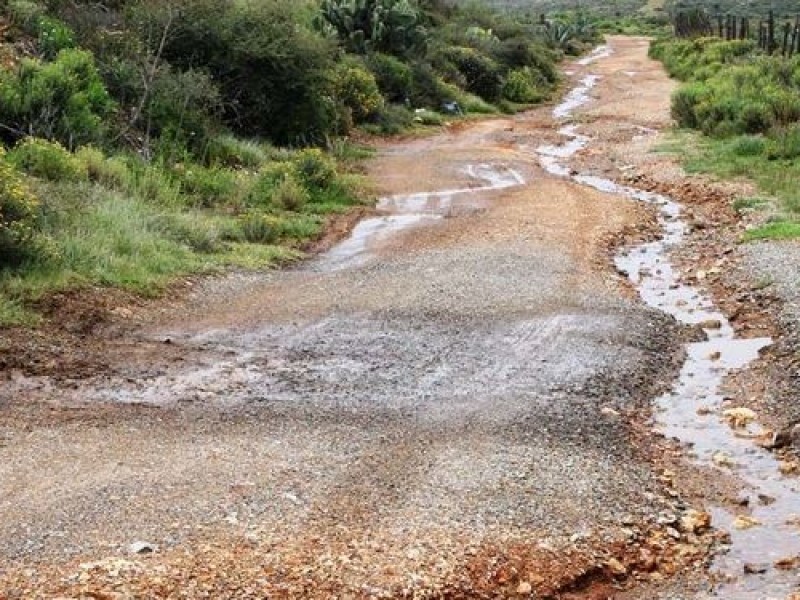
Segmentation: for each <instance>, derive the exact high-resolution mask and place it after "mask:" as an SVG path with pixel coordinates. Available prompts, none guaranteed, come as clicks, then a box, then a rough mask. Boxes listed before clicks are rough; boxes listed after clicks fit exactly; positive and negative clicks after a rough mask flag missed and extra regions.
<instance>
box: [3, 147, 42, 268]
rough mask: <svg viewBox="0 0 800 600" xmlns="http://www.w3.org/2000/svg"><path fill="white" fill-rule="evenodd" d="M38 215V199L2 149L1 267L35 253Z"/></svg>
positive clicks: (9, 265)
mask: <svg viewBox="0 0 800 600" xmlns="http://www.w3.org/2000/svg"><path fill="white" fill-rule="evenodd" d="M38 216H39V201H38V200H37V199H36V197H35V196H34V195H33V194H32V193H31V192H30V190H28V188H27V187H26V186H25V184H24V183H23V179H22V176H21V175H20V174H19V173H18V172H17V170H16V169H15V168H14V166H13V165H12V164H11V163H10V162H9V161H8V160H6V156H5V151H4V150H3V149H2V148H0V270H2V269H6V268H9V267H14V266H17V265H18V264H19V263H20V262H22V261H23V260H25V259H26V258H29V257H30V256H31V255H32V254H33V253H34V252H35V250H36V238H37V226H38Z"/></svg>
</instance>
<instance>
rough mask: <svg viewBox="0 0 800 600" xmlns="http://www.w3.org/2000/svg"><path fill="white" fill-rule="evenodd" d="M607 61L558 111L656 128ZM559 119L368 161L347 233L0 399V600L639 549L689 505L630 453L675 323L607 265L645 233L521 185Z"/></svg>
mask: <svg viewBox="0 0 800 600" xmlns="http://www.w3.org/2000/svg"><path fill="white" fill-rule="evenodd" d="M609 45H610V48H611V51H612V53H611V54H610V56H605V57H602V58H601V59H600V60H597V61H596V62H593V63H590V64H584V65H581V64H578V63H575V64H573V65H569V66H568V67H567V69H568V70H569V79H570V80H571V81H573V82H575V83H577V82H579V81H580V80H581V79H582V77H584V76H585V75H586V74H588V73H592V74H596V75H598V76H599V77H600V79H599V82H598V84H597V86H596V87H595V89H594V90H593V91H592V92H591V94H592V96H593V100H592V101H591V102H589V103H588V104H587V105H586V106H585V107H582V108H579V109H578V110H577V113H576V115H577V116H576V118H577V119H578V120H580V119H581V118H591V119H592V120H593V121H595V122H598V123H602V125H603V126H602V127H600V128H596V129H597V130H596V131H595V132H594V135H596V136H598V137H602V136H605V138H604V141H606V142H608V143H614V142H615V141H618V140H619V139H621V138H624V139H626V140H632V139H634V138H635V137H636V136H638V135H641V134H642V132H643V131H647V130H650V129H659V128H663V127H666V126H667V125H668V123H669V110H668V102H669V92H670V90H671V89H672V85H673V84H672V82H670V81H669V80H668V79H667V77H666V75H665V74H664V73H663V71H662V70H661V68H660V66H658V65H657V64H656V63H654V62H653V61H650V60H649V59H648V58H647V56H646V55H647V42H646V40H643V39H636V38H612V39H611V40H610V42H609ZM558 129H559V123H558V121H557V119H555V118H554V117H553V116H552V107H544V108H541V109H538V110H535V111H533V112H531V113H528V114H525V115H520V116H517V117H513V118H497V119H492V120H486V121H481V122H476V123H469V124H463V125H458V126H454V127H452V128H450V129H448V130H446V131H445V132H443V133H441V134H437V135H435V136H433V137H426V138H422V139H411V140H408V141H400V142H386V143H385V145H383V146H382V147H380V148H379V151H378V153H377V156H376V158H375V159H374V160H372V162H371V163H370V165H369V170H370V175H371V176H372V178H373V180H374V181H375V184H376V185H377V187H378V191H379V195H380V196H381V197H382V198H383V200H382V201H381V203H380V204H379V206H378V214H377V215H376V216H374V217H370V218H369V219H367V220H365V221H363V222H362V223H361V224H360V225H359V226H357V228H356V229H355V231H354V233H353V236H352V237H351V238H349V239H346V240H344V241H342V243H341V244H339V245H338V246H335V247H334V248H332V249H331V250H330V251H328V252H326V253H325V254H323V255H320V256H318V257H315V258H313V259H311V260H309V261H307V262H304V263H303V264H300V265H296V266H294V267H292V268H290V269H287V270H281V271H275V272H271V273H267V274H257V275H253V274H234V275H230V276H227V277H224V278H219V279H214V280H209V281H205V282H203V283H201V284H198V285H196V286H195V288H194V289H193V292H192V293H191V296H190V298H189V299H188V300H187V301H186V302H180V303H177V304H178V305H177V306H172V307H171V308H169V309H165V310H164V311H162V312H157V313H155V316H153V317H152V318H150V319H149V320H147V321H146V322H145V323H144V324H143V325H141V326H137V327H136V328H135V329H134V331H133V332H132V333H131V332H130V330H129V329H125V330H124V331H125V332H126V333H125V335H124V337H121V338H114V337H111V336H109V337H108V339H106V340H105V341H104V352H105V354H106V357H107V361H108V363H109V364H110V365H111V367H110V368H108V369H106V370H104V371H102V372H97V373H94V374H90V375H87V376H83V377H81V378H75V379H65V378H58V379H50V378H47V377H23V376H21V375H20V376H16V377H11V378H9V380H8V381H5V382H2V383H0V598H9V599H11V598H37V597H41V598H52V597H94V598H144V597H153V598H161V597H164V598H167V597H168V598H264V597H270V598H272V597H285V598H299V597H304V598H306V597H307V598H332V597H339V598H360V597H365V598H366V597H375V598H380V597H415V598H424V597H449V598H473V597H474V598H493V597H497V598H504V597H510V596H515V595H516V596H519V597H528V596H531V594H532V593H534V592H538V593H539V594H540V595H541V596H545V595H546V594H553V593H561V594H563V595H562V596H560V597H565V598H568V597H571V596H570V594H575V597H597V598H600V597H609V596H607V595H596V596H592V595H591V594H594V593H598V594H599V593H601V592H596V591H592V590H593V589H594V588H593V586H594V585H595V584H598V585H599V582H600V581H607V580H610V579H611V578H613V577H614V576H622V575H624V574H625V571H626V570H627V567H626V566H625V565H627V564H629V563H632V562H636V561H639V562H640V563H641V562H647V553H650V552H655V553H657V552H659V548H660V549H661V550H663V551H665V552H666V550H665V548H666V545H668V544H669V543H671V541H669V540H668V541H667V542H664V543H662V544H661V545H660V546H658V545H657V547H656V549H655V550H652V549H647V548H645V547H644V546H645V544H644V543H642V544H638V543H637V544H633V543H632V542H631V540H632V539H634V538H635V539H637V540H643V539H645V538H647V536H649V535H651V534H652V535H655V534H653V532H654V531H655V532H656V533H657V531H656V530H657V529H658V528H659V527H660V526H661V525H663V524H664V523H660V522H659V520H658V518H657V517H658V515H660V514H663V513H664V512H665V511H666V512H668V513H669V512H672V513H678V514H679V515H680V514H683V513H682V511H685V510H686V509H687V508H688V507H687V506H685V505H683V504H682V502H680V501H679V500H676V499H675V498H674V496H675V494H674V493H672V494H670V493H669V492H670V490H669V489H667V488H666V487H665V480H664V478H663V477H661V476H660V475H661V471H660V470H659V468H658V467H657V466H656V465H655V463H654V459H653V454H654V450H653V447H651V446H650V444H649V442H648V441H647V439H646V436H645V437H643V436H642V435H641V432H642V431H646V428H644V426H643V423H646V419H647V418H648V407H649V406H650V402H651V400H652V399H653V398H654V397H656V396H657V395H658V394H660V393H662V392H664V391H665V390H666V389H667V388H668V387H669V386H670V385H671V383H672V382H673V381H674V380H675V379H676V377H677V374H678V370H679V369H680V365H681V361H682V359H683V349H682V341H685V339H686V335H687V333H686V329H684V328H681V327H680V326H679V325H678V324H677V323H676V322H675V321H674V320H673V319H671V318H670V317H668V316H666V315H664V314H663V313H662V312H660V311H657V310H655V309H652V308H648V307H647V306H645V305H644V304H643V303H641V302H640V301H639V299H638V297H637V296H636V294H635V293H634V292H633V291H632V290H631V288H630V287H629V285H628V283H627V282H626V280H625V278H623V277H622V276H620V275H619V274H618V273H617V272H616V270H615V267H614V263H613V254H614V252H615V249H616V248H617V247H618V246H619V244H620V243H622V241H624V237H625V236H628V239H641V238H642V237H644V236H645V235H646V234H647V232H648V231H649V228H651V227H652V216H651V213H650V212H648V210H647V209H646V208H644V207H643V206H641V205H640V204H639V203H637V202H635V201H634V200H632V199H628V198H624V197H621V196H619V195H614V194H606V193H603V192H600V191H594V190H591V189H590V188H588V187H586V186H583V185H579V184H577V183H575V182H572V181H570V180H569V179H567V178H563V177H559V176H555V175H551V174H549V173H548V172H547V171H546V170H544V169H543V168H542V166H541V165H540V158H539V155H538V154H537V153H536V148H538V147H540V146H542V145H544V144H558V143H561V142H563V141H564V139H563V136H561V135H560V134H559V133H558ZM583 160H584V161H591V160H592V157H591V153H588V154H586V155H584V157H583ZM656 537H657V536H656ZM140 542H141V543H140ZM137 543H139V545H138V547H132V545H135V544H137ZM634 546H635V548H636V552H640V553H642V555H643V556H644V558H643V557H642V556H640V555H638V554H637V556H636V557H634V558H631V556H630V551H631V548H634ZM640 546H641V547H640ZM151 549H152V550H153V552H149V550H151ZM133 550H141V551H142V553H135V552H133ZM684 558H685V557H684ZM622 563H625V565H623V564H622ZM645 567H646V565H645ZM649 570H652V568H650V569H649ZM91 594H94V595H91ZM581 594H584V595H583V596H582V595H581Z"/></svg>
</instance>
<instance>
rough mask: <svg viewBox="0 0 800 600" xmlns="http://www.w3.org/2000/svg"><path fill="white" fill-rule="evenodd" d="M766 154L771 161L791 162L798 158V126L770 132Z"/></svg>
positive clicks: (799, 141)
mask: <svg viewBox="0 0 800 600" xmlns="http://www.w3.org/2000/svg"><path fill="white" fill-rule="evenodd" d="M766 152H767V157H768V158H771V159H787V160H791V159H795V158H798V157H800V124H793V125H789V126H788V127H780V128H778V129H776V130H774V131H772V132H771V135H770V141H769V144H768V145H767V149H766Z"/></svg>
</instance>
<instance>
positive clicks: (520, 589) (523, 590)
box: [517, 581, 533, 596]
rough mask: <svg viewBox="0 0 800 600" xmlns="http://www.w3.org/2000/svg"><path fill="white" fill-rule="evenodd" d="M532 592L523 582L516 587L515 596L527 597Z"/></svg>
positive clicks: (527, 584)
mask: <svg viewBox="0 0 800 600" xmlns="http://www.w3.org/2000/svg"><path fill="white" fill-rule="evenodd" d="M532 591H533V586H532V585H531V584H530V583H528V582H527V581H523V582H522V583H520V584H519V586H517V594H519V595H520V596H528V595H529V594H530V593H531V592H532Z"/></svg>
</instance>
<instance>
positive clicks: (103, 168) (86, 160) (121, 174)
mask: <svg viewBox="0 0 800 600" xmlns="http://www.w3.org/2000/svg"><path fill="white" fill-rule="evenodd" d="M75 158H77V159H78V161H79V162H80V163H81V164H82V165H83V168H84V169H85V170H86V174H87V175H88V176H89V179H90V180H91V181H95V182H97V183H99V184H101V185H104V186H106V187H110V188H120V189H122V188H125V187H127V186H129V185H130V184H131V182H132V176H131V172H130V170H129V169H128V165H127V164H126V162H125V160H124V159H122V158H120V157H110V158H109V157H106V155H105V154H103V152H102V151H101V150H98V149H97V148H94V147H92V146H83V147H82V148H79V149H78V150H77V151H76V152H75Z"/></svg>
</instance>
